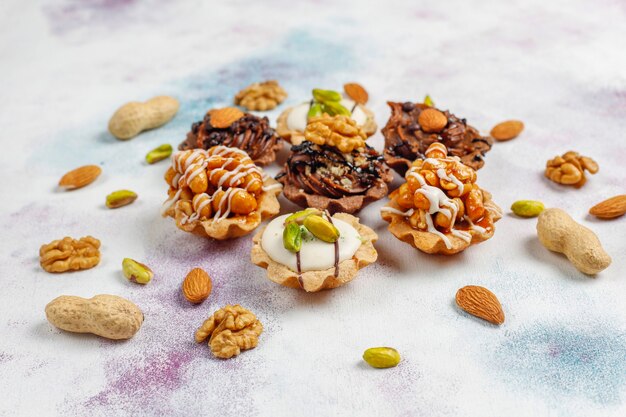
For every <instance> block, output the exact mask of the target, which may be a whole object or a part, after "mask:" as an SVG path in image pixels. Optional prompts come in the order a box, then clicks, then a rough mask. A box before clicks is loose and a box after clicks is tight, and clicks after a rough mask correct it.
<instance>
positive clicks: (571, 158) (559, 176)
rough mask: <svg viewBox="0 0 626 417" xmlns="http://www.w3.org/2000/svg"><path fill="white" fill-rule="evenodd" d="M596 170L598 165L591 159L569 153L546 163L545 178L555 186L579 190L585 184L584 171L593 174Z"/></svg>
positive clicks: (576, 153) (575, 153) (572, 152)
mask: <svg viewBox="0 0 626 417" xmlns="http://www.w3.org/2000/svg"><path fill="white" fill-rule="evenodd" d="M598 170H599V167H598V164H597V163H596V161H594V160H593V159H591V158H589V157H587V156H581V155H580V154H579V153H578V152H574V151H569V152H566V153H564V154H563V155H562V156H556V157H554V158H553V159H551V160H549V161H548V162H547V163H546V171H545V176H546V177H547V178H549V179H550V180H552V181H554V182H556V183H557V184H563V185H572V186H574V187H576V188H580V187H582V186H583V185H585V183H586V182H587V178H586V177H585V171H589V173H591V174H595V173H596V172H598Z"/></svg>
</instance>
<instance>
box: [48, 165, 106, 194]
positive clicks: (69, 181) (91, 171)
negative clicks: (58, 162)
mask: <svg viewBox="0 0 626 417" xmlns="http://www.w3.org/2000/svg"><path fill="white" fill-rule="evenodd" d="M101 172H102V169H101V168H100V167H99V166H97V165H85V166H82V167H80V168H76V169H74V170H72V171H70V172H68V173H67V174H65V175H63V176H62V177H61V179H60V180H59V187H62V188H65V189H66V190H75V189H76V188H80V187H84V186H85V185H89V184H91V183H92V182H94V181H95V180H96V178H98V176H99V175H100V173H101Z"/></svg>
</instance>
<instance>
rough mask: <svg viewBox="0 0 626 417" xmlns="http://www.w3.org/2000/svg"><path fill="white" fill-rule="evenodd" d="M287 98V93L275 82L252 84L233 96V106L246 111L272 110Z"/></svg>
mask: <svg viewBox="0 0 626 417" xmlns="http://www.w3.org/2000/svg"><path fill="white" fill-rule="evenodd" d="M286 98H287V92H286V91H285V90H284V89H283V88H282V87H281V86H280V85H279V84H278V81H276V80H270V81H264V82H262V83H254V84H251V85H249V86H248V87H246V88H244V89H243V90H241V91H240V92H238V93H237V95H236V96H235V104H236V105H238V106H243V107H245V108H246V109H248V110H257V111H265V110H272V109H273V108H275V107H276V106H278V105H279V104H280V103H282V102H283V101H285V99H286Z"/></svg>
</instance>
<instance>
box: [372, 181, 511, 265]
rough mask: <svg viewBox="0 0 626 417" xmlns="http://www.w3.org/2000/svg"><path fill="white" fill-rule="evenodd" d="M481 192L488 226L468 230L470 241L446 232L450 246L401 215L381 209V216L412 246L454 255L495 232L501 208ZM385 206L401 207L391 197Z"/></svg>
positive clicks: (390, 228) (391, 230)
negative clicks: (481, 230) (478, 229)
mask: <svg viewBox="0 0 626 417" xmlns="http://www.w3.org/2000/svg"><path fill="white" fill-rule="evenodd" d="M482 192H483V195H484V206H485V213H486V214H485V219H486V222H487V224H488V225H489V227H488V228H486V231H485V232H478V231H476V230H473V229H470V230H468V232H469V233H470V234H471V235H472V240H471V241H470V242H466V241H465V240H463V239H461V238H459V237H457V236H454V235H452V234H450V233H446V234H445V235H446V237H447V238H448V239H449V240H450V243H451V247H450V248H448V247H447V246H446V244H445V242H444V241H443V239H442V238H441V237H440V236H437V235H436V234H434V233H431V232H428V231H422V230H418V229H415V228H413V227H412V226H411V225H410V224H409V222H408V220H407V218H406V217H405V216H403V215H400V214H396V213H392V212H389V211H382V212H381V216H382V218H383V220H385V221H387V222H389V226H388V227H387V229H388V230H389V231H390V232H391V234H393V235H394V236H395V237H397V238H398V239H400V240H401V241H403V242H406V243H408V244H410V245H411V246H413V247H414V248H416V249H419V250H421V251H422V252H425V253H429V254H441V255H454V254H455V253H459V252H462V251H464V250H465V249H467V248H468V247H470V246H471V245H474V244H476V243H479V242H483V241H485V240H487V239H489V238H491V237H492V236H493V233H494V232H495V228H494V227H493V225H494V223H495V222H497V221H498V220H500V219H501V218H502V210H501V209H500V207H498V206H497V205H496V204H495V203H494V202H493V201H492V199H491V194H490V193H489V192H487V191H485V190H482ZM392 194H393V193H392ZM390 197H392V196H390ZM386 207H391V208H393V209H396V210H400V211H402V208H401V207H400V206H399V205H398V204H397V203H396V201H395V200H394V199H392V200H391V201H390V202H389V204H387V206H386Z"/></svg>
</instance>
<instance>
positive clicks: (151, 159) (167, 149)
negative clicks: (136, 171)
mask: <svg viewBox="0 0 626 417" xmlns="http://www.w3.org/2000/svg"><path fill="white" fill-rule="evenodd" d="M172 150H173V149H172V145H170V144H169V143H166V144H165V145H161V146H157V147H156V148H154V149H153V150H151V151H150V152H148V153H147V154H146V162H147V163H149V164H156V163H157V162H159V161H162V160H164V159H166V158H169V157H170V155H172Z"/></svg>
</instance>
